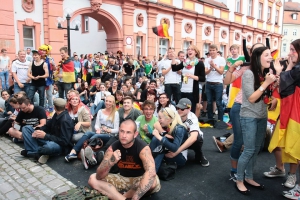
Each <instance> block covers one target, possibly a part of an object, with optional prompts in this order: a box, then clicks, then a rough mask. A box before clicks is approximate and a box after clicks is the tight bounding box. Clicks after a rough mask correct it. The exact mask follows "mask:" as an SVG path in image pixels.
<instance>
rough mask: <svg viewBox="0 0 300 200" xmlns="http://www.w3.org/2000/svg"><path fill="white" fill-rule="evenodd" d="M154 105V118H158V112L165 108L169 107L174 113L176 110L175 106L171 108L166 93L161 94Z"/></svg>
mask: <svg viewBox="0 0 300 200" xmlns="http://www.w3.org/2000/svg"><path fill="white" fill-rule="evenodd" d="M155 105H156V109H155V112H154V116H155V117H158V112H159V111H160V110H161V109H163V108H165V107H169V108H171V109H172V110H173V111H174V112H176V108H175V106H173V105H172V104H171V102H170V99H169V98H168V96H167V94H166V93H161V94H159V95H158V101H157V102H156V103H155Z"/></svg>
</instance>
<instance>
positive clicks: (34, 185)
mask: <svg viewBox="0 0 300 200" xmlns="http://www.w3.org/2000/svg"><path fill="white" fill-rule="evenodd" d="M41 184H42V183H41V182H40V181H36V182H34V183H32V184H31V185H32V186H33V187H36V186H38V185H41Z"/></svg>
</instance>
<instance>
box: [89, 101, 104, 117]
mask: <svg viewBox="0 0 300 200" xmlns="http://www.w3.org/2000/svg"><path fill="white" fill-rule="evenodd" d="M103 105H104V101H103V100H101V101H100V102H99V103H98V104H97V106H96V105H95V104H94V105H92V107H91V113H92V115H93V116H94V115H96V114H97V113H98V111H99V110H100V109H101V108H103Z"/></svg>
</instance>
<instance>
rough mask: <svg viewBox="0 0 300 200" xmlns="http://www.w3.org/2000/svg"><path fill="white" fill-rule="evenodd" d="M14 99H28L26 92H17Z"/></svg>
mask: <svg viewBox="0 0 300 200" xmlns="http://www.w3.org/2000/svg"><path fill="white" fill-rule="evenodd" d="M14 97H15V98H16V99H18V98H20V97H27V94H26V92H24V91H20V92H17V93H16V94H14Z"/></svg>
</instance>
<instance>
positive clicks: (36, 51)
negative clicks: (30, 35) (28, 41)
mask: <svg viewBox="0 0 300 200" xmlns="http://www.w3.org/2000/svg"><path fill="white" fill-rule="evenodd" d="M31 52H32V54H34V53H37V54H39V55H41V54H40V52H39V51H38V50H32V51H31Z"/></svg>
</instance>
